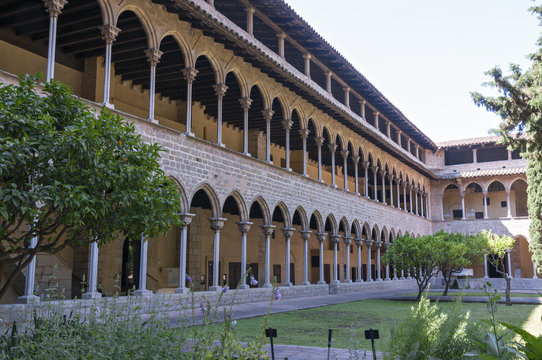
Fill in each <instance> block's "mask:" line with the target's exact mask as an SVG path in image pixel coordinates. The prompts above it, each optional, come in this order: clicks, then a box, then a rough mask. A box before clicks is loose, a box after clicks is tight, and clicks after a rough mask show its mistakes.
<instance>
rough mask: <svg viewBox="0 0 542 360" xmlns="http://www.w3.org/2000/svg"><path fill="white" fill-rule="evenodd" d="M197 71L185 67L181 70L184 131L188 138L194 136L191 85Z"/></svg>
mask: <svg viewBox="0 0 542 360" xmlns="http://www.w3.org/2000/svg"><path fill="white" fill-rule="evenodd" d="M198 72H199V71H198V70H196V69H195V68H193V67H187V68H185V69H184V70H183V75H184V79H185V80H186V131H185V134H186V135H188V136H194V133H193V132H192V83H193V82H194V80H196V75H197V74H198Z"/></svg>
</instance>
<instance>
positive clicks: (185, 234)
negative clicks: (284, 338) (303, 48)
mask: <svg viewBox="0 0 542 360" xmlns="http://www.w3.org/2000/svg"><path fill="white" fill-rule="evenodd" d="M185 205H186V208H185V209H184V210H185V211H183V212H182V213H181V214H180V217H181V220H182V225H181V226H180V227H179V228H178V229H172V231H171V232H170V234H168V235H167V236H165V237H162V238H157V239H143V238H142V239H138V240H137V242H140V243H139V244H138V245H137V249H138V251H140V254H139V256H140V258H139V262H138V265H137V267H139V271H137V272H138V274H139V276H134V278H137V282H136V283H134V284H133V285H134V286H135V287H136V288H137V289H138V290H137V291H136V293H138V294H145V293H148V292H149V290H148V288H150V289H152V290H154V291H157V290H160V289H161V288H164V287H170V290H171V291H173V289H171V285H172V284H171V281H169V283H168V282H167V281H166V280H164V281H162V282H160V281H161V280H160V279H154V278H155V277H156V276H159V275H155V274H151V270H150V269H151V268H153V267H154V268H156V267H157V266H158V265H157V263H160V265H159V266H160V267H161V269H162V267H163V268H167V269H171V268H174V269H175V270H176V271H178V277H177V276H176V277H175V278H176V279H177V281H178V284H176V285H177V286H176V287H175V289H174V291H175V292H177V293H184V292H187V291H188V287H189V286H190V285H193V286H194V288H195V290H210V291H218V290H220V289H222V287H223V286H224V285H229V286H237V284H238V283H239V281H240V280H241V276H242V275H243V273H244V272H245V270H247V269H249V268H250V269H252V270H251V274H249V276H247V279H246V281H245V282H244V283H243V282H242V283H241V285H240V287H241V288H242V289H246V288H249V287H251V283H250V281H249V280H250V276H254V277H255V280H257V281H258V284H259V285H258V287H271V286H272V283H273V280H274V278H276V279H277V280H278V281H279V285H282V286H293V285H294V284H295V285H310V284H326V283H328V284H332V285H333V284H338V283H340V282H343V283H351V282H352V281H357V282H362V281H380V280H398V279H404V278H409V274H410V273H409V272H408V271H407V270H405V271H400V270H398V269H394V268H393V266H390V264H383V263H382V262H381V256H382V255H383V254H384V253H385V251H386V249H387V247H388V246H389V244H391V243H393V240H394V239H395V237H396V236H401V235H402V234H408V233H409V232H408V231H407V229H403V230H399V229H394V228H391V229H389V228H388V227H386V226H384V225H380V224H369V223H368V222H363V221H361V220H359V219H353V220H351V221H349V220H347V219H346V217H339V216H335V215H334V214H327V216H326V215H325V214H324V213H322V212H320V211H318V210H314V211H313V212H312V213H311V214H309V213H307V212H306V211H305V210H304V209H303V208H302V207H297V208H296V209H295V210H294V211H293V213H292V212H291V211H290V210H289V209H288V207H287V206H286V205H285V204H284V203H282V202H279V203H278V204H275V205H274V207H269V206H268V204H267V203H266V202H265V200H263V199H262V198H257V199H255V200H254V201H253V202H252V203H251V204H250V206H249V207H247V206H246V205H245V202H244V199H243V198H242V196H241V195H240V194H239V193H238V192H236V191H234V192H232V193H231V194H230V195H229V196H227V197H226V199H224V201H223V202H219V201H218V197H217V195H216V193H215V192H214V190H213V189H212V188H211V187H210V186H208V185H203V186H201V187H199V188H198V189H197V190H196V191H195V192H194V193H193V194H192V195H190V196H189V197H188V198H187V202H186V203H185ZM417 235H419V234H417ZM98 251H99V250H98V248H97V247H96V246H92V247H91V251H90V259H91V260H90V271H89V275H90V277H91V278H90V279H89V291H88V293H87V294H85V295H84V296H85V297H86V298H89V297H90V298H92V297H96V296H98V297H99V296H100V294H99V293H98V292H97V289H96V287H95V286H96V285H95V284H97V283H98V280H97V279H92V276H93V274H95V275H94V276H97V275H96V274H98V269H97V267H98V261H97V259H98ZM153 252H154V253H153ZM172 254H176V256H175V257H176V258H175V259H173V258H172ZM124 257H125V256H124V255H123V258H124ZM166 257H169V258H170V260H166ZM293 259H295V260H293ZM124 267H125V265H123V271H124ZM296 269H297V271H296ZM258 270H259V271H258ZM160 271H162V270H160ZM294 273H297V274H302V276H300V277H297V279H296V277H295V276H294ZM176 275H177V274H176ZM187 275H188V276H189V277H190V279H191V280H192V284H188V283H187V281H186V279H187ZM124 277H126V276H125V274H123V279H124ZM148 279H154V280H153V281H154V283H153V285H151V286H147V280H148ZM294 279H295V280H294ZM100 280H101V281H100V282H104V280H103V279H100ZM125 282H126V283H128V281H125ZM93 284H94V287H92V286H93Z"/></svg>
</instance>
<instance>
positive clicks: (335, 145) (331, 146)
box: [327, 143, 337, 154]
mask: <svg viewBox="0 0 542 360" xmlns="http://www.w3.org/2000/svg"><path fill="white" fill-rule="evenodd" d="M327 147H328V149H329V151H331V153H333V154H335V151H337V144H334V143H330V144H328V145H327Z"/></svg>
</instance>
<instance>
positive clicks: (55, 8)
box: [43, 0, 68, 18]
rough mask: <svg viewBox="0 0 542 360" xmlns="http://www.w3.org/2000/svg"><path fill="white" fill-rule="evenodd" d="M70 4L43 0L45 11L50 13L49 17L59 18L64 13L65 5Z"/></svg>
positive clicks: (55, 0)
mask: <svg viewBox="0 0 542 360" xmlns="http://www.w3.org/2000/svg"><path fill="white" fill-rule="evenodd" d="M67 3H68V2H67V1H66V0H43V4H44V5H45V9H47V12H48V13H49V17H52V18H57V17H58V15H60V13H61V12H62V9H63V8H64V5H66V4H67Z"/></svg>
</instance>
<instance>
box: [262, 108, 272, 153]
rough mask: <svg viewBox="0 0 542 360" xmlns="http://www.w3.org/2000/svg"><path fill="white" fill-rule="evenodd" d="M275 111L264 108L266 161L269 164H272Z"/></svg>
mask: <svg viewBox="0 0 542 360" xmlns="http://www.w3.org/2000/svg"><path fill="white" fill-rule="evenodd" d="M273 113H274V112H273V110H271V109H263V110H262V115H263V117H264V119H265V156H266V158H265V159H266V160H265V161H267V163H269V164H271V119H272V118H273Z"/></svg>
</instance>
